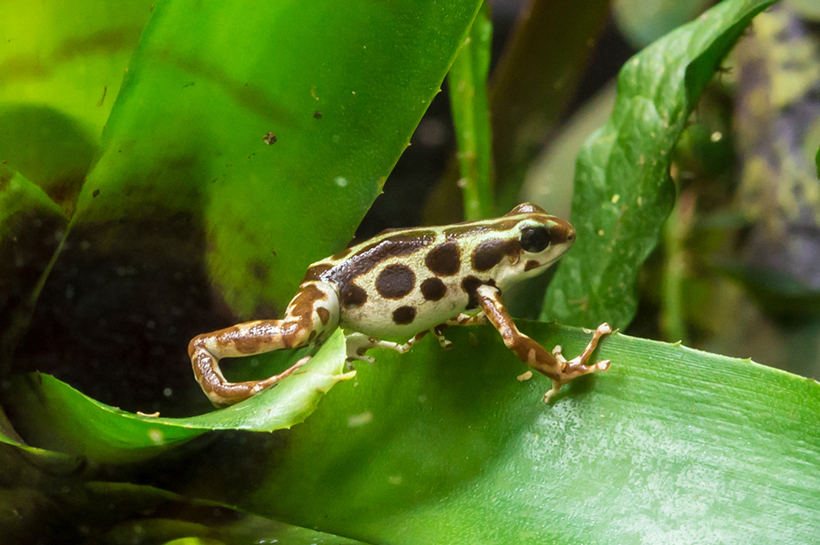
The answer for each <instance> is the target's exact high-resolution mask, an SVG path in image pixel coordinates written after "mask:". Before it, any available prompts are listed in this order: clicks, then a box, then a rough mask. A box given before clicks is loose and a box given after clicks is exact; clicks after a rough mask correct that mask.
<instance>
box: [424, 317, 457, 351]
mask: <svg viewBox="0 0 820 545" xmlns="http://www.w3.org/2000/svg"><path fill="white" fill-rule="evenodd" d="M445 329H447V324H446V323H445V324H439V325H437V326H436V327H433V328H431V329H430V330H429V333H430V334H431V335H433V336H434V337H435V338H436V339H437V340H438V344H439V346H441V348H442V350H450V349H451V348H452V347H453V342H452V341H448V340H447V337H445V336H444V330H445Z"/></svg>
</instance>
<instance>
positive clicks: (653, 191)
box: [541, 0, 772, 327]
mask: <svg viewBox="0 0 820 545" xmlns="http://www.w3.org/2000/svg"><path fill="white" fill-rule="evenodd" d="M771 3H772V2H771V1H769V0H727V1H725V2H721V3H720V4H718V5H717V6H715V7H714V8H712V9H711V10H709V11H708V12H706V13H704V14H703V15H702V16H701V17H699V18H698V19H697V20H696V21H694V22H692V23H690V24H688V25H686V26H683V27H681V28H679V29H677V30H675V31H674V32H672V33H670V34H669V35H667V36H665V37H664V38H662V39H660V40H658V41H657V42H655V43H654V44H652V45H651V46H649V47H648V48H646V49H645V50H643V51H642V52H641V53H639V54H638V55H636V56H635V57H634V58H633V59H632V60H630V61H629V62H627V64H626V65H624V67H623V69H622V70H621V73H620V75H619V78H618V97H617V99H616V103H615V107H614V109H613V112H612V117H611V118H610V120H609V122H608V123H607V124H606V125H605V126H604V127H603V128H601V129H600V130H599V131H598V132H596V133H595V134H594V135H593V136H591V137H590V139H589V140H588V141H587V143H586V144H585V145H584V147H583V149H582V150H581V153H580V155H579V157H578V162H577V165H576V172H575V192H574V195H573V201H572V217H571V220H572V223H573V225H574V226H575V228H576V230H577V232H578V239H577V242H576V243H575V246H574V248H573V249H572V251H571V252H570V253H569V254H568V255H567V256H566V257H565V258H564V259H563V263H562V265H561V266H560V267H559V268H558V272H557V273H556V275H555V278H554V279H553V282H552V284H551V285H550V288H549V290H548V291H547V295H546V298H545V304H544V308H543V309H542V314H541V316H542V318H543V319H558V320H560V321H562V322H564V323H568V324H574V325H584V326H588V327H589V326H593V325H597V324H599V323H601V322H604V321H608V322H610V323H611V324H612V325H613V326H615V327H626V326H627V325H628V324H629V322H630V321H631V320H632V317H633V316H634V314H635V309H636V307H637V292H636V282H637V276H638V271H639V270H640V267H641V264H642V263H643V262H644V260H645V259H646V258H647V256H648V255H649V253H650V252H651V251H652V249H653V248H654V247H655V245H656V244H657V241H658V237H659V235H660V230H661V227H662V226H663V222H664V221H665V220H666V218H667V217H668V215H669V212H670V211H671V209H672V205H673V202H674V194H675V189H674V185H673V184H672V180H671V179H670V177H669V172H668V171H669V161H670V154H671V152H672V149H673V147H674V145H675V142H676V141H677V139H678V137H679V136H680V134H681V132H682V131H683V129H684V126H685V123H686V120H687V119H688V117H689V113H690V112H691V111H692V109H693V108H694V107H695V105H696V104H697V100H698V97H699V96H700V94H701V92H702V90H703V87H704V86H705V85H706V83H707V82H708V81H709V79H710V78H711V76H712V74H714V72H715V71H716V70H717V68H718V66H719V65H720V62H721V60H722V59H723V57H724V56H725V55H726V54H727V53H728V52H729V49H730V48H731V47H732V45H733V44H734V43H735V41H736V40H737V39H738V38H739V37H740V35H741V34H742V33H743V30H744V29H745V28H746V27H747V26H748V25H749V23H750V22H751V20H752V18H753V17H754V16H755V15H756V14H757V13H759V12H760V11H761V10H763V9H765V8H766V7H767V6H769V5H771Z"/></svg>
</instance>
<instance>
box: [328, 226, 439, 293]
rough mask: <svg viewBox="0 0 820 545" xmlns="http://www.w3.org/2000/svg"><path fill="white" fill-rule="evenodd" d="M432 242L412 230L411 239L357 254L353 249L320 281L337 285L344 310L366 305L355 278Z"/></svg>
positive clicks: (391, 240)
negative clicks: (327, 281)
mask: <svg viewBox="0 0 820 545" xmlns="http://www.w3.org/2000/svg"><path fill="white" fill-rule="evenodd" d="M435 238H436V233H435V232H434V231H428V230H415V231H413V234H412V236H408V235H407V234H396V235H391V236H389V237H387V238H385V239H383V240H379V241H377V242H373V243H371V244H368V245H367V246H364V247H363V248H361V249H360V250H355V248H354V250H355V251H354V252H353V253H352V255H350V256H348V258H347V259H345V260H344V261H343V262H341V263H339V264H338V265H335V266H334V267H333V268H332V269H330V270H329V271H327V272H326V273H325V274H323V277H324V278H327V279H328V280H330V281H332V282H334V283H336V284H337V285H338V287H339V293H340V294H341V297H342V304H343V305H344V306H346V307H350V306H359V305H362V304H364V302H365V301H367V293H365V291H364V290H363V289H362V288H360V287H359V286H357V285H356V284H355V283H354V281H355V280H356V278H358V277H359V276H361V275H363V274H367V273H368V272H370V271H371V270H372V269H373V268H374V267H376V266H377V265H378V264H379V263H381V262H383V261H385V260H387V259H390V258H392V257H404V256H408V255H410V254H412V253H414V252H416V251H418V250H420V249H422V248H425V247H427V246H429V245H430V244H432V243H433V241H434V240H435Z"/></svg>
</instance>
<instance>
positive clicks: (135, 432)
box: [5, 330, 352, 463]
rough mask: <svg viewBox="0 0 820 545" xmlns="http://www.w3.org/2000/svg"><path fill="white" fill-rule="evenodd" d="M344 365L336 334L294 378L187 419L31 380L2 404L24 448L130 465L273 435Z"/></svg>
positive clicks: (18, 383)
mask: <svg viewBox="0 0 820 545" xmlns="http://www.w3.org/2000/svg"><path fill="white" fill-rule="evenodd" d="M301 355H302V354H299V355H298V356H301ZM298 356H296V357H298ZM345 358H346V352H345V343H344V335H343V334H342V331H341V330H339V331H337V332H336V333H335V334H334V335H333V336H332V337H331V338H330V339H329V340H328V341H327V342H326V343H325V344H324V345H323V346H322V348H321V349H320V350H319V352H318V353H317V354H316V355H315V356H314V357H313V359H311V361H310V362H308V363H307V364H306V365H305V366H304V367H303V368H302V369H301V370H300V371H299V372H297V373H295V374H294V375H291V376H290V377H288V378H286V379H284V380H283V381H282V382H281V383H279V384H278V385H277V386H276V387H274V388H271V389H269V390H267V391H265V392H262V393H261V394H259V395H257V396H254V397H252V398H251V399H249V400H248V401H245V402H244V403H239V404H237V405H234V406H232V407H229V408H227V409H222V410H219V411H213V412H210V413H206V414H203V415H201V416H194V417H190V418H160V417H152V416H144V415H138V414H132V413H127V412H125V411H121V410H119V409H117V408H115V407H110V406H108V405H105V404H103V403H100V402H98V401H95V400H93V399H91V398H89V397H86V396H84V395H83V394H82V393H80V392H78V391H77V390H75V389H73V388H71V387H70V386H69V385H67V384H65V383H63V382H60V381H59V380H57V379H55V378H54V377H51V376H49V375H39V374H34V375H28V376H18V377H16V378H15V379H13V380H12V383H11V388H10V389H9V391H8V395H7V396H6V400H5V404H6V406H7V407H8V408H9V411H10V412H13V414H15V415H17V418H16V422H17V424H18V429H19V431H20V433H21V434H22V435H23V436H24V437H25V438H26V439H27V441H28V442H29V443H33V444H36V445H38V446H41V447H45V448H48V449H51V450H55V451H59V452H66V453H70V454H76V455H82V456H85V457H87V458H89V459H90V460H92V461H93V462H97V463H126V462H134V461H137V460H141V459H145V458H148V457H151V456H155V455H156V454H158V453H160V452H162V451H164V450H167V449H168V448H171V447H173V446H177V445H179V444H180V443H181V442H184V441H187V440H189V439H193V438H194V437H197V436H199V435H202V434H203V433H205V432H206V431H209V430H216V429H249V430H254V431H273V430H276V429H282V428H289V427H291V426H293V425H295V424H299V423H300V422H303V421H304V420H305V418H307V417H308V415H310V413H312V412H313V411H314V410H315V409H316V406H317V405H318V403H319V400H320V399H321V398H322V397H323V396H324V394H325V393H327V391H328V390H330V389H331V388H332V387H333V385H334V384H336V383H337V382H339V381H344V380H347V379H349V378H351V376H352V375H351V374H349V373H344V367H345Z"/></svg>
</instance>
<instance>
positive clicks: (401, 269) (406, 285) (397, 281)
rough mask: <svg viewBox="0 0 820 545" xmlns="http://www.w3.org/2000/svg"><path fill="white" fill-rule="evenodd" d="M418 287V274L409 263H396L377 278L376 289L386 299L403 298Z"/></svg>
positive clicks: (386, 268)
mask: <svg viewBox="0 0 820 545" xmlns="http://www.w3.org/2000/svg"><path fill="white" fill-rule="evenodd" d="M414 287H416V275H415V273H413V270H412V269H411V268H410V267H408V266H407V265H402V264H401V263H394V264H392V265H388V266H387V267H385V268H384V269H383V270H382V272H381V273H379V276H378V278H376V291H378V292H379V295H381V296H382V297H384V298H385V299H401V298H402V297H404V296H405V295H407V294H408V293H410V292H411V291H413V288H414Z"/></svg>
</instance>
